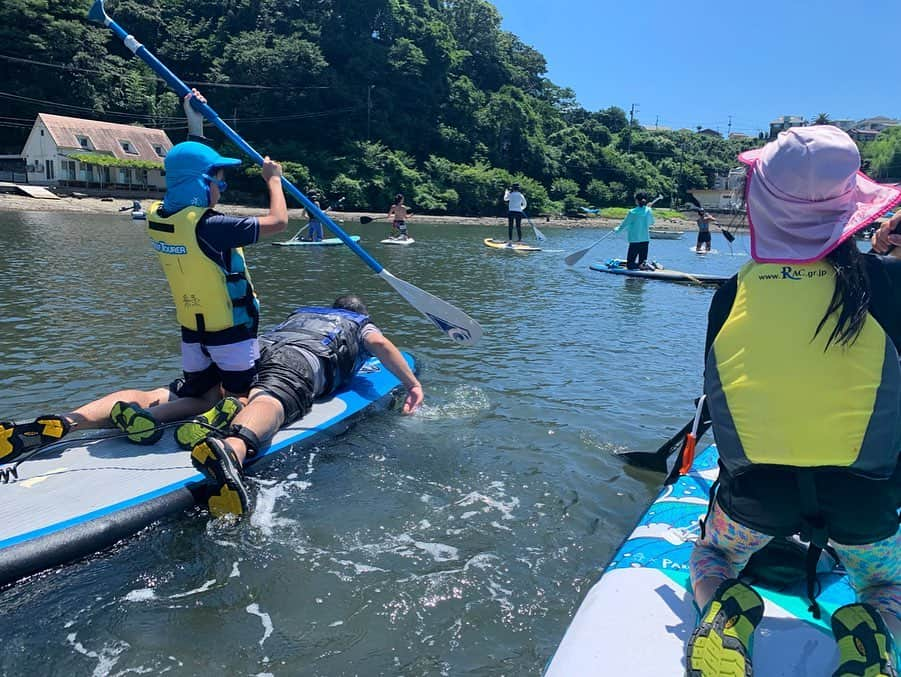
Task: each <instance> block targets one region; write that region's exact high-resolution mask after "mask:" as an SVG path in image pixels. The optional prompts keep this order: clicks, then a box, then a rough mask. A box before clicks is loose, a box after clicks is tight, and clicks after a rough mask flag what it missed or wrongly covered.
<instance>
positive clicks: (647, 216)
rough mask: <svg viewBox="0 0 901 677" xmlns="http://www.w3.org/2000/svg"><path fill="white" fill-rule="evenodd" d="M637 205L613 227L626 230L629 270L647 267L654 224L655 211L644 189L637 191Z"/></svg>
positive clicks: (627, 266) (616, 229)
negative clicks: (649, 203)
mask: <svg viewBox="0 0 901 677" xmlns="http://www.w3.org/2000/svg"><path fill="white" fill-rule="evenodd" d="M635 205H636V206H635V207H633V208H632V209H630V210H629V213H628V214H626V218H624V219H623V221H622V223H620V224H619V225H618V226H617V227H616V228H614V229H613V232H614V233H618V232H619V231H620V230H623V229H625V231H626V239H627V240H628V241H629V251H628V253H627V254H626V268H628V269H629V270H637V269H643V268H646V267H647V260H648V243H649V242H650V240H651V226H653V225H654V212H653V210H652V209H651V207H650V205H648V194H647V193H645V192H644V191H643V190H640V191H638V192H637V193H635Z"/></svg>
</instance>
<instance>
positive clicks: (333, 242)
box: [272, 235, 360, 247]
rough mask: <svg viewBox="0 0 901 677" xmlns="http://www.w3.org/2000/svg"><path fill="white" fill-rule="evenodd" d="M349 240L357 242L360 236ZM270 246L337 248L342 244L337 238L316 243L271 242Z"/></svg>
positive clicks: (295, 241)
mask: <svg viewBox="0 0 901 677" xmlns="http://www.w3.org/2000/svg"><path fill="white" fill-rule="evenodd" d="M350 239H351V240H353V241H354V242H359V241H360V236H359V235H351V236H350ZM272 244H274V245H278V246H279V247H337V246H338V245H342V244H344V242H343V241H342V240H341V239H340V238H337V237H328V238H326V239H324V240H319V241H318V242H308V241H306V240H286V241H284V242H273V243H272Z"/></svg>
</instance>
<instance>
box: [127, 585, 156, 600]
mask: <svg viewBox="0 0 901 677" xmlns="http://www.w3.org/2000/svg"><path fill="white" fill-rule="evenodd" d="M122 599H123V600H125V601H126V602H147V601H149V600H151V599H156V591H155V590H154V589H153V588H140V589H139V590H132V591H131V592H129V593H128V594H127V595H125V597H123V598H122Z"/></svg>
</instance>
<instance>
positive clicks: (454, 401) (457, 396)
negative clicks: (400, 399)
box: [413, 385, 491, 421]
mask: <svg viewBox="0 0 901 677" xmlns="http://www.w3.org/2000/svg"><path fill="white" fill-rule="evenodd" d="M490 408H491V401H490V400H489V399H488V395H487V394H486V393H485V391H484V390H482V389H481V388H479V387H477V386H473V385H460V386H457V387H456V388H454V390H453V391H452V392H451V394H450V397H449V401H448V402H445V403H444V404H438V405H433V404H424V405H422V406H421V407H420V408H419V409H418V410H417V411H416V412H415V413H414V414H413V418H421V419H425V420H427V421H437V420H447V419H451V420H454V419H461V418H474V417H476V416H478V415H479V414H481V413H482V412H484V411H488V410H489V409H490Z"/></svg>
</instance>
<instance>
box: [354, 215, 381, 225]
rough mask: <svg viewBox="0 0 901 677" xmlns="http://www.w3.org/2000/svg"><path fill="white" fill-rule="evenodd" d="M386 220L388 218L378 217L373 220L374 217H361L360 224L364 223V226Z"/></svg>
mask: <svg viewBox="0 0 901 677" xmlns="http://www.w3.org/2000/svg"><path fill="white" fill-rule="evenodd" d="M384 218H387V217H386V216H376V217H374V218H373V217H372V216H361V217H360V223H362V224H367V223H372V222H373V221H378V220H379V219H384Z"/></svg>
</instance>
